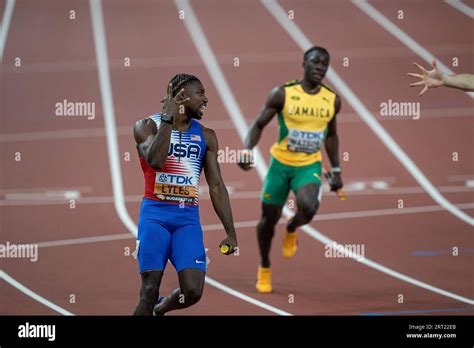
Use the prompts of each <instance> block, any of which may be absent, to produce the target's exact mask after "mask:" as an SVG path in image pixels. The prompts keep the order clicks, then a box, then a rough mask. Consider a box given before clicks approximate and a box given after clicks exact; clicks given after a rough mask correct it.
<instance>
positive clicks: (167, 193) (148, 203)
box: [134, 74, 237, 315]
mask: <svg viewBox="0 0 474 348" xmlns="http://www.w3.org/2000/svg"><path fill="white" fill-rule="evenodd" d="M207 101H208V100H207V97H206V95H205V90H204V87H203V86H202V84H201V82H200V81H199V79H198V78H197V77H195V76H193V75H188V74H178V75H176V76H175V77H174V78H173V79H172V80H171V82H170V83H169V85H168V95H167V96H166V97H165V98H164V100H163V112H162V113H158V114H155V115H152V116H150V117H148V118H146V119H144V120H140V121H138V122H136V123H135V126H134V136H135V141H136V143H137V149H138V153H139V156H140V162H141V166H142V170H143V174H144V176H145V196H144V197H143V200H142V204H141V209H140V221H139V224H138V238H137V250H136V253H137V258H138V264H139V269H140V274H141V279H142V284H141V289H140V301H139V303H138V306H137V308H136V309H135V312H134V314H135V315H152V314H155V315H164V314H165V313H166V312H168V311H171V310H175V309H183V308H186V307H189V306H191V305H193V304H195V303H196V302H198V301H199V299H200V298H201V295H202V292H203V288H204V277H205V271H206V254H205V250H204V244H203V235H202V229H201V224H200V219H199V210H198V208H199V205H198V204H199V178H200V175H201V170H202V168H204V173H205V175H206V180H207V183H208V185H209V194H210V197H211V201H212V204H213V206H214V210H215V211H216V213H217V215H218V216H219V218H220V220H221V221H222V224H223V226H224V228H225V231H226V233H227V237H226V238H225V239H224V240H223V241H222V242H221V244H220V245H219V247H221V246H222V245H224V244H227V245H228V246H229V250H228V252H227V254H228V255H229V254H232V253H234V251H235V249H236V248H237V237H236V234H235V230H234V223H233V219H232V211H231V207H230V202H229V195H228V193H227V189H226V187H225V185H224V182H223V180H222V177H221V173H220V169H219V163H218V162H217V151H218V144H217V138H216V135H215V133H214V131H213V130H211V129H209V128H206V127H204V126H202V125H201V124H200V123H199V122H198V121H197V120H200V119H201V118H202V116H203V114H204V110H205V108H206V106H207ZM168 260H170V261H171V263H172V264H173V266H174V267H175V269H176V271H177V272H178V278H179V288H178V289H176V290H174V291H173V292H172V293H171V294H170V295H169V296H167V297H162V296H159V288H160V283H161V279H162V277H163V272H164V270H165V267H166V264H167V262H168Z"/></svg>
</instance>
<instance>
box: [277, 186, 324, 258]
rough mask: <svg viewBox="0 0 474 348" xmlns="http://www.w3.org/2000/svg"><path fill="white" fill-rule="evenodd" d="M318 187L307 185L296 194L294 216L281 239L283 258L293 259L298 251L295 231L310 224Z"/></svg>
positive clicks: (316, 206) (316, 200)
mask: <svg viewBox="0 0 474 348" xmlns="http://www.w3.org/2000/svg"><path fill="white" fill-rule="evenodd" d="M319 190H320V188H319V185H317V184H307V185H304V186H302V187H300V188H299V189H298V191H297V192H296V206H297V210H296V214H295V216H293V217H292V218H291V219H290V220H289V221H288V224H287V226H286V234H285V237H284V239H283V246H282V254H283V256H284V257H293V256H294V255H295V254H296V251H297V250H298V245H297V240H296V232H295V231H296V229H297V228H298V227H300V226H303V225H306V224H307V223H308V222H310V221H311V220H312V219H313V217H314V215H315V214H316V211H317V210H318V207H319V200H318V193H319Z"/></svg>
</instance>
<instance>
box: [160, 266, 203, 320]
mask: <svg viewBox="0 0 474 348" xmlns="http://www.w3.org/2000/svg"><path fill="white" fill-rule="evenodd" d="M205 276H206V273H205V272H204V271H203V270H200V269H195V268H186V269H183V270H182V271H180V272H179V273H178V278H179V288H178V289H175V290H174V291H173V292H172V293H171V295H169V296H167V297H165V298H163V299H162V300H161V301H160V302H159V303H158V304H157V305H156V306H155V309H154V310H153V311H154V314H155V315H157V316H160V315H164V314H165V313H166V312H169V311H173V310H175V309H183V308H187V307H189V306H192V305H194V304H196V303H197V302H198V301H199V300H200V299H201V296H202V293H203V290H204V279H205Z"/></svg>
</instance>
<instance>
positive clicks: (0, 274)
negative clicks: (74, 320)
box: [0, 270, 74, 315]
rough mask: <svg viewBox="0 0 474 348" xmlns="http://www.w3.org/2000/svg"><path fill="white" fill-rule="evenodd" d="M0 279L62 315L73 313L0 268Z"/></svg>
mask: <svg viewBox="0 0 474 348" xmlns="http://www.w3.org/2000/svg"><path fill="white" fill-rule="evenodd" d="M0 279H4V280H5V281H6V282H7V283H9V284H10V285H12V286H13V287H15V288H16V289H18V290H20V291H21V292H22V293H24V294H25V295H26V296H28V297H31V298H32V299H33V300H35V301H37V302H39V303H41V304H43V305H45V306H46V307H48V308H50V309H52V310H53V311H55V312H58V313H60V314H62V315H74V314H73V313H71V312H69V311H67V310H65V309H64V308H62V307H59V306H58V305H56V304H54V303H52V302H51V301H49V300H47V299H45V298H44V297H43V296H40V295H38V294H37V293H36V292H34V291H32V290H30V289H28V288H27V287H26V286H24V285H23V284H21V283H20V282H18V281H17V280H15V279H14V278H12V277H11V276H10V275H8V274H7V273H6V272H5V271H2V270H0Z"/></svg>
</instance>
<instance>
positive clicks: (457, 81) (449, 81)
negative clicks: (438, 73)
mask: <svg viewBox="0 0 474 348" xmlns="http://www.w3.org/2000/svg"><path fill="white" fill-rule="evenodd" d="M443 84H444V85H445V86H446V87H452V88H457V89H462V90H463V91H471V92H472V91H474V75H470V74H459V75H443Z"/></svg>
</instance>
